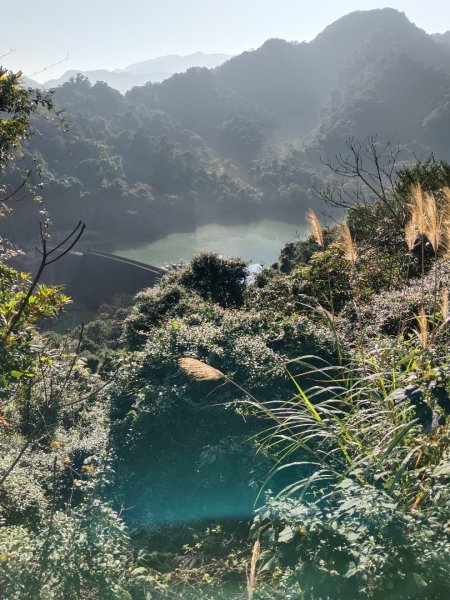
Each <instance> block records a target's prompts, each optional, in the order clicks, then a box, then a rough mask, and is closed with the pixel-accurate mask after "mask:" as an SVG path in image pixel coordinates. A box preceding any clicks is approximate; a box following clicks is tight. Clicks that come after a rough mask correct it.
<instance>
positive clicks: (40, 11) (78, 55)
mask: <svg viewBox="0 0 450 600" xmlns="http://www.w3.org/2000/svg"><path fill="white" fill-rule="evenodd" d="M1 4H3V6H1V5H0V15H1V17H2V34H1V38H0V56H1V55H5V54H6V53H7V52H8V51H9V49H10V48H13V49H14V50H15V51H14V52H13V53H11V54H10V55H8V56H3V58H1V59H0V64H1V63H2V64H4V65H6V66H8V67H9V68H12V69H21V70H22V71H23V72H24V74H25V75H28V76H33V77H34V78H35V79H37V80H38V81H46V80H47V79H50V78H52V77H57V76H59V75H60V74H61V73H63V72H64V71H66V70H67V69H74V68H76V69H83V70H86V69H96V68H106V69H114V68H116V67H125V66H126V65H128V64H130V63H133V62H137V61H140V60H145V59H148V58H154V57H156V56H161V55H164V54H190V53H192V52H196V51H199V50H201V51H203V52H225V53H229V54H237V53H239V52H242V51H243V50H248V49H250V48H257V47H258V46H260V45H261V44H262V43H263V42H264V41H265V40H266V39H268V38H270V37H280V38H284V39H287V40H297V41H303V40H310V39H312V38H314V37H315V36H316V35H317V34H318V33H319V32H320V31H321V30H322V29H323V28H324V27H326V25H329V24H330V23H331V22H333V21H335V20H336V19H338V18H339V17H341V16H343V15H344V14H346V13H348V12H350V11H353V10H367V9H371V8H383V7H384V6H390V7H392V8H397V9H398V10H401V11H404V12H405V13H406V14H407V16H408V17H409V19H410V20H411V21H413V22H414V23H415V24H416V25H418V26H419V27H421V28H423V29H425V30H426V31H428V32H429V33H432V32H444V31H447V30H449V29H450V2H449V0H428V1H426V2H425V1H424V0H404V1H396V0H387V1H386V2H383V1H379V0H378V1H377V0H372V1H371V0H359V1H358V2H357V1H354V0H339V1H336V0H58V1H56V0H17V1H15V2H6V0H2V1H1ZM67 53H68V54H69V59H68V60H66V61H64V62H63V63H61V64H59V65H57V66H55V67H52V68H47V70H45V71H44V72H41V73H39V74H36V71H41V70H42V69H44V68H46V67H49V66H50V65H53V64H54V63H57V62H58V61H60V60H62V59H64V58H65V57H66V55H67Z"/></svg>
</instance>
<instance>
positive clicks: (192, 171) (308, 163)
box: [17, 9, 450, 243]
mask: <svg viewBox="0 0 450 600" xmlns="http://www.w3.org/2000/svg"><path fill="white" fill-rule="evenodd" d="M145 68H146V65H145V64H144V65H142V64H137V65H131V66H130V67H129V68H128V71H127V72H134V73H140V72H141V71H142V70H145ZM54 100H55V103H56V105H57V106H58V107H59V108H62V109H63V110H64V111H65V112H64V117H65V120H66V121H67V122H68V124H69V129H68V131H67V132H65V133H64V132H62V131H60V130H58V129H57V128H55V126H54V125H52V124H51V123H49V122H48V121H44V120H43V119H40V120H37V121H36V123H35V129H36V131H37V135H36V136H35V138H34V140H33V149H32V152H33V153H34V154H33V156H34V157H35V158H38V159H39V160H40V161H41V162H42V163H43V164H44V166H45V174H44V176H43V177H44V183H45V185H46V191H45V197H46V202H47V205H48V209H49V211H50V215H51V216H52V219H53V221H54V223H55V227H56V228H59V229H65V228H67V227H69V224H70V223H72V222H73V221H74V219H78V218H83V219H84V220H85V221H86V222H87V224H88V228H89V231H90V234H88V236H89V235H90V236H91V239H92V240H94V241H96V242H100V241H103V242H108V240H111V239H116V240H117V238H118V236H120V239H121V240H122V241H123V242H124V243H126V242H127V238H132V239H133V240H134V241H136V239H143V240H144V239H145V240H148V239H153V238H154V237H156V236H158V235H159V236H161V235H164V234H165V233H167V232H168V231H174V230H177V229H180V228H184V229H188V228H192V227H194V226H195V224H198V223H202V222H203V223H204V222H211V221H214V220H215V221H217V220H218V221H225V220H234V221H236V220H237V221H242V220H246V219H250V218H257V217H259V216H276V217H278V218H282V219H291V218H300V217H301V216H302V215H303V213H304V211H305V209H306V208H307V207H308V206H311V205H313V206H316V205H317V200H316V199H315V198H314V197H312V195H311V191H310V190H311V188H312V187H313V186H314V182H315V180H316V179H317V178H318V176H320V178H321V180H322V182H323V181H324V179H325V180H326V178H327V177H328V176H329V174H328V173H327V171H326V170H324V169H323V165H322V163H321V158H322V159H325V160H326V159H330V160H332V159H333V157H334V155H335V154H339V153H340V152H343V151H345V141H346V140H347V139H348V138H349V137H351V136H354V137H355V138H356V139H359V140H363V139H364V138H366V137H367V136H370V135H375V136H378V139H379V140H380V141H385V140H387V139H388V138H392V137H393V136H394V135H395V136H396V140H397V142H398V143H399V144H400V145H401V146H402V148H403V150H404V154H403V155H402V158H403V159H404V160H408V158H409V157H411V156H413V155H414V156H417V157H421V158H426V157H427V156H429V155H430V153H431V152H432V151H433V153H434V155H435V156H436V157H438V158H443V159H447V158H449V156H450V143H449V138H448V135H447V132H448V130H449V126H450V56H449V53H448V51H447V48H446V47H445V46H444V45H443V44H442V43H440V42H438V41H436V37H433V36H430V35H428V34H426V33H425V32H424V31H423V30H421V29H419V28H418V27H416V26H415V25H413V24H412V23H411V22H410V21H409V20H408V19H407V17H406V16H405V15H404V14H403V13H399V12H398V11H395V10H393V9H381V10H373V11H367V12H362V11H359V12H355V13H351V14H349V15H347V16H345V17H343V18H342V19H340V20H338V21H336V22H335V23H333V24H332V25H330V26H329V27H327V28H326V29H325V30H324V31H323V32H322V33H321V34H320V35H318V36H317V37H316V38H315V39H314V40H313V41H311V42H310V43H292V42H286V41H284V40H279V39H272V40H268V41H267V42H265V43H264V44H263V45H262V46H261V47H260V48H258V49H257V50H254V51H251V52H244V53H243V54H241V55H239V56H236V57H234V58H232V59H230V60H228V61H227V62H225V63H224V64H223V65H221V66H219V67H217V68H215V69H207V68H191V69H188V70H187V71H186V72H185V73H180V74H176V75H173V76H172V77H170V78H168V79H166V80H165V81H162V82H160V83H148V84H146V85H144V86H140V87H139V86H137V87H133V88H132V89H131V90H129V91H128V92H127V93H126V94H125V95H122V94H120V93H119V92H118V91H116V90H114V89H112V88H111V87H109V86H108V85H107V84H106V83H102V82H97V83H96V84H94V85H91V83H90V82H89V81H88V80H87V79H86V78H84V77H82V76H77V77H75V78H74V79H71V80H70V81H68V82H66V83H64V84H63V85H61V86H59V87H57V88H55V90H54ZM17 210H18V213H19V215H18V218H19V219H20V216H21V215H20V213H23V214H22V217H23V219H22V221H23V222H22V227H23V231H25V230H26V231H27V236H28V235H29V231H28V228H29V223H30V220H29V219H28V217H27V214H28V213H27V207H26V203H25V202H23V206H22V205H20V206H19V205H18V209H17Z"/></svg>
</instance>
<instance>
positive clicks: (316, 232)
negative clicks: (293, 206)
mask: <svg viewBox="0 0 450 600" xmlns="http://www.w3.org/2000/svg"><path fill="white" fill-rule="evenodd" d="M306 222H307V223H308V225H309V233H310V235H311V236H312V237H313V238H314V240H315V241H316V243H317V244H318V245H319V246H320V247H321V248H323V247H324V243H323V231H322V226H321V225H320V222H319V219H318V218H317V215H316V213H315V212H314V211H313V210H312V208H308V210H307V211H306Z"/></svg>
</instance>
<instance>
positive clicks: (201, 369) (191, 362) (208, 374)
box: [178, 357, 225, 381]
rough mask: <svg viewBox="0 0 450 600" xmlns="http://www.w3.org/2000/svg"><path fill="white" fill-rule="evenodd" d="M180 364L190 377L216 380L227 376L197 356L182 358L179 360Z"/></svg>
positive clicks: (201, 379) (197, 379) (198, 379)
mask: <svg viewBox="0 0 450 600" xmlns="http://www.w3.org/2000/svg"><path fill="white" fill-rule="evenodd" d="M178 366H179V367H180V369H182V370H183V371H184V372H185V373H186V375H189V377H191V378H192V379H195V380H196V381H216V380H218V379H223V378H224V377H225V375H224V374H223V373H222V372H221V371H219V370H218V369H215V368H214V367H211V366H210V365H207V364H206V363H204V362H202V361H201V360H197V359H196V358H188V357H185V358H180V359H179V360H178Z"/></svg>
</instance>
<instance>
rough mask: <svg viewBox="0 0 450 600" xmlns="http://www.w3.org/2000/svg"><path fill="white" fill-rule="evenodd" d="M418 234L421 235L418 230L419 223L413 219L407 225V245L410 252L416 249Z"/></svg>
mask: <svg viewBox="0 0 450 600" xmlns="http://www.w3.org/2000/svg"><path fill="white" fill-rule="evenodd" d="M418 235H419V232H418V230H417V225H416V223H415V222H414V221H413V220H412V219H411V221H410V222H409V223H408V224H407V225H406V227H405V240H406V245H407V246H408V250H409V251H410V252H412V251H413V249H414V246H415V243H416V240H417V237H418Z"/></svg>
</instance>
